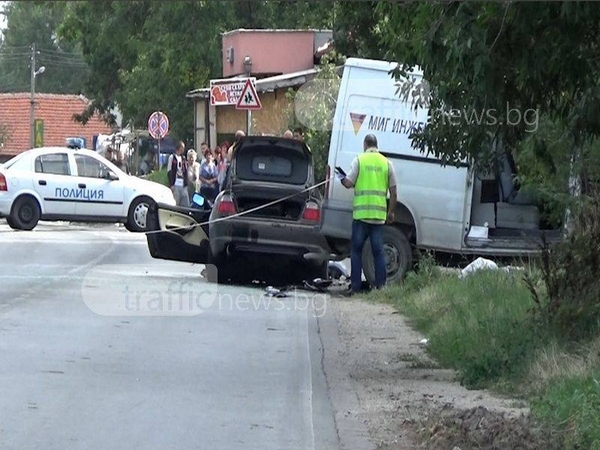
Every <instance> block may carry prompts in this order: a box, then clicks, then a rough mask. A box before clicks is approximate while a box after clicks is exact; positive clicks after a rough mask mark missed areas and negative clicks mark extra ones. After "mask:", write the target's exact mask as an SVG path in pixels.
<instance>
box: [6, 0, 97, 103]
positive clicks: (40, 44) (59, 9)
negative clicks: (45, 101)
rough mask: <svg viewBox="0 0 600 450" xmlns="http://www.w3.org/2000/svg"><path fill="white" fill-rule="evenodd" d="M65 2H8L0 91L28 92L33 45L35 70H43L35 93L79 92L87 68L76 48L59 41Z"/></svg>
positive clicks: (61, 40) (37, 81)
mask: <svg viewBox="0 0 600 450" xmlns="http://www.w3.org/2000/svg"><path fill="white" fill-rule="evenodd" d="M65 10H66V3H65V2H51V1H35V2H8V4H7V5H6V6H5V7H4V14H5V15H6V21H7V28H6V30H4V31H3V37H2V42H1V43H0V90H1V91H2V92H19V91H27V92H28V91H29V89H30V83H29V82H30V67H31V65H30V64H31V55H32V51H31V47H32V44H33V43H35V44H36V50H37V52H36V68H39V67H41V66H45V67H46V71H45V72H44V75H43V76H40V77H39V78H37V79H36V91H38V92H50V93H60V94H65V93H74V94H78V93H81V91H82V88H83V82H82V79H83V78H85V76H86V75H87V65H86V64H85V62H84V60H83V56H82V54H81V51H80V50H79V49H78V47H77V45H75V44H73V43H69V42H66V41H64V40H63V39H60V38H59V37H58V36H57V28H58V26H59V25H60V24H61V23H62V21H63V18H64V15H65Z"/></svg>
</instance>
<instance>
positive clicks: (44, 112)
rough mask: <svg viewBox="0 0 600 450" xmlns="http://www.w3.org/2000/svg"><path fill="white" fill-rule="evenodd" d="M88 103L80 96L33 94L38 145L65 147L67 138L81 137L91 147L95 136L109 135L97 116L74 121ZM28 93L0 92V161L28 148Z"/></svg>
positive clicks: (108, 128) (107, 128) (109, 130)
mask: <svg viewBox="0 0 600 450" xmlns="http://www.w3.org/2000/svg"><path fill="white" fill-rule="evenodd" d="M87 106H88V100H87V99H86V98H85V97H83V96H80V95H62V94H36V95H35V119H36V145H35V146H37V147H42V146H44V147H48V146H64V145H65V140H66V138H68V137H82V138H84V139H85V141H86V147H87V148H93V144H94V137H95V136H98V135H99V134H110V133H111V129H110V127H109V126H108V125H106V124H105V123H104V121H102V119H101V118H100V117H93V118H92V119H90V121H89V122H88V123H87V124H86V125H85V126H84V125H82V124H80V123H77V122H75V121H74V120H73V115H74V114H80V113H81V112H82V111H83V110H84V109H85V108H86V107H87ZM29 114H30V94H29V93H28V92H23V93H14V94H0V138H2V139H0V141H1V142H0V162H1V161H6V160H8V159H10V158H11V157H13V156H14V155H16V154H18V153H21V152H23V151H25V150H28V149H29V148H30V117H29Z"/></svg>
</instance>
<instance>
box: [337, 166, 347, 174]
mask: <svg viewBox="0 0 600 450" xmlns="http://www.w3.org/2000/svg"><path fill="white" fill-rule="evenodd" d="M335 171H336V172H338V173H340V174H342V175H343V176H346V172H344V169H342V168H341V167H340V166H336V168H335Z"/></svg>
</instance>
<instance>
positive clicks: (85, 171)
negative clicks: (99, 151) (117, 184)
mask: <svg viewBox="0 0 600 450" xmlns="http://www.w3.org/2000/svg"><path fill="white" fill-rule="evenodd" d="M75 162H76V163H77V174H78V175H79V176H80V177H87V178H106V175H107V174H108V173H109V171H110V169H109V168H108V166H107V165H106V164H104V163H102V162H101V161H98V160H97V159H96V158H92V157H91V156H87V155H75Z"/></svg>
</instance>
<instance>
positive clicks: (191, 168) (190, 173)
mask: <svg viewBox="0 0 600 450" xmlns="http://www.w3.org/2000/svg"><path fill="white" fill-rule="evenodd" d="M196 157H197V154H196V152H195V151H194V150H193V149H191V150H189V151H188V153H187V158H188V170H187V177H188V194H189V197H190V201H191V199H192V197H193V196H194V193H196V192H200V163H199V162H198V161H196Z"/></svg>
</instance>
